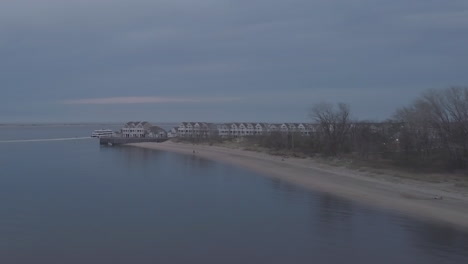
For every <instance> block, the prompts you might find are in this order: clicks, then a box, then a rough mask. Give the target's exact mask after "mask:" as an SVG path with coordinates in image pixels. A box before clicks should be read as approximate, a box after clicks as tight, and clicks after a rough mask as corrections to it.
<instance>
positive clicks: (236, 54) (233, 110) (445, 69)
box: [0, 0, 468, 123]
mask: <svg viewBox="0 0 468 264" xmlns="http://www.w3.org/2000/svg"><path fill="white" fill-rule="evenodd" d="M452 85H457V86H460V85H463V86H464V85H468V1H467V0H410V1H408V0H287V1H284V0H283V1H279V0H278V1H277V0H162V1H161V0H66V1H64V0H41V1H38V0H2V1H0V90H1V93H0V123H11V122H83V121H92V122H94V121H112V122H115V121H127V120H150V121H176V122H177V121H184V120H190V121H191V120H194V121H195V120H196V121H307V119H308V117H307V110H308V108H309V107H310V106H311V105H312V104H313V103H315V102H320V101H330V102H338V101H340V102H346V103H349V104H350V105H351V107H352V111H353V116H354V117H357V118H363V119H384V118H387V117H389V116H390V115H391V114H392V113H393V111H394V110H395V108H397V107H399V106H402V105H404V104H407V103H408V102H410V101H411V100H413V99H414V98H415V97H416V96H417V95H418V94H420V93H421V91H423V90H425V89H428V88H445V87H448V86H452Z"/></svg>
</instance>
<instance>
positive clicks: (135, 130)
mask: <svg viewBox="0 0 468 264" xmlns="http://www.w3.org/2000/svg"><path fill="white" fill-rule="evenodd" d="M120 134H121V136H122V137H125V138H135V137H136V138H166V137H167V132H166V131H165V130H164V129H162V128H160V127H158V126H153V125H152V124H150V123H148V122H145V121H143V122H128V123H126V124H125V125H124V126H123V127H122V129H121V130H120Z"/></svg>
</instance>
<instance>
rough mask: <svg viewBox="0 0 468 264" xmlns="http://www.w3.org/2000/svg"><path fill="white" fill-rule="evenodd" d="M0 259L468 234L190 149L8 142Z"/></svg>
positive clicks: (294, 259)
mask: <svg viewBox="0 0 468 264" xmlns="http://www.w3.org/2000/svg"><path fill="white" fill-rule="evenodd" d="M94 129H97V127H52V128H51V127H34V128H31V127H20V128H18V127H17V128H0V141H2V140H12V139H35V138H55V137H57V138H62V137H81V136H87V135H89V133H90V131H92V130H94ZM0 263H2V264H9V263H14V264H22V263H80V264H81V263H96V264H97V263H99V264H102V263H113V264H115V263H142V264H145V263H468V234H466V233H463V232H461V231H460V230H456V229H453V228H450V227H446V226H442V225H435V224H432V223H424V222H419V221H415V220H412V219H409V218H407V217H405V216H401V215H397V214H393V213H389V212H386V211H380V210H376V209H371V208H368V207H365V206H362V205H360V204H357V203H354V202H350V201H347V200H343V199H339V198H336V197H334V196H330V195H324V194H320V193H314V192H309V191H306V190H303V189H301V188H297V187H294V186H292V185H289V184H286V183H284V182H282V181H278V180H272V179H269V178H266V177H262V176H259V175H256V174H255V173H252V172H249V171H246V170H243V169H240V168H236V167H232V166H228V165H224V164H220V163H217V162H213V161H209V160H204V159H199V158H197V157H194V156H183V155H178V154H173V153H167V152H161V151H152V150H144V149H137V148H130V147H100V146H99V145H98V144H97V142H96V141H95V140H79V141H57V142H24V143H19V142H18V143H0Z"/></svg>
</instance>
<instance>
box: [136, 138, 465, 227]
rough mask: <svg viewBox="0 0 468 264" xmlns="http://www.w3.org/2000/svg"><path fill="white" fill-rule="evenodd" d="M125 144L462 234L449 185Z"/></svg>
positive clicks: (461, 202)
mask: <svg viewBox="0 0 468 264" xmlns="http://www.w3.org/2000/svg"><path fill="white" fill-rule="evenodd" d="M130 145H131V146H135V147H141V148H149V149H157V150H163V151H170V152H177V153H181V154H186V155H197V156H199V157H202V158H207V159H211V160H216V161H220V162H224V163H229V164H233V165H237V166H241V167H244V168H247V169H250V170H253V171H256V172H259V173H260V174H262V175H264V176H267V177H273V178H277V179H281V180H284V181H286V182H289V183H291V184H295V185H299V186H302V187H304V188H306V189H309V190H313V191H319V192H324V193H330V194H333V195H336V196H340V197H343V198H346V199H350V200H353V201H358V202H361V203H364V204H366V205H370V206H374V207H378V208H384V209H388V210H392V211H396V212H398V213H402V214H404V215H408V216H412V217H417V218H419V219H421V220H424V221H436V222H442V223H444V224H450V225H454V226H456V227H458V228H463V229H466V230H468V187H465V188H455V185H454V184H452V183H446V182H445V183H434V182H426V181H418V180H414V179H402V178H398V177H394V176H391V175H378V177H371V176H369V175H367V174H366V173H362V172H360V171H357V170H352V169H347V168H344V167H334V166H329V165H326V164H321V163H318V162H316V161H314V160H312V159H300V158H283V157H280V156H272V155H269V154H266V153H261V152H253V151H246V150H241V149H232V148H225V147H217V146H207V145H194V144H188V143H175V142H170V141H168V142H164V143H137V144H130Z"/></svg>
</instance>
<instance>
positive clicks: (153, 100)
mask: <svg viewBox="0 0 468 264" xmlns="http://www.w3.org/2000/svg"><path fill="white" fill-rule="evenodd" d="M236 100H239V98H234V97H157V96H149V97H138V96H131V97H106V98H86V99H76V100H65V101H61V102H60V103H62V104H68V105H108V104H164V103H219V102H230V101H236Z"/></svg>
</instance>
